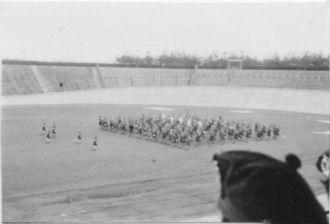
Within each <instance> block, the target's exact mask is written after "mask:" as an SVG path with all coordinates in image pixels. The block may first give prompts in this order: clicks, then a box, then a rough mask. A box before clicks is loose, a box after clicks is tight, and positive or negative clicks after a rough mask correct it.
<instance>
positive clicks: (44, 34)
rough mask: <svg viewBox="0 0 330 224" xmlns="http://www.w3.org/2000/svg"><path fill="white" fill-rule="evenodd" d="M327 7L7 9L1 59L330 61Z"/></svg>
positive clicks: (64, 5) (27, 5) (71, 5)
mask: <svg viewBox="0 0 330 224" xmlns="http://www.w3.org/2000/svg"><path fill="white" fill-rule="evenodd" d="M328 12H329V5H327V4H326V3H201V2H199V3H183V2H181V3H178V2H177V3H173V2H172V3H165V2H162V3H156V2H153V3H150V2H149V3H137V2H126V3H119V2H117V3H115V2H3V4H2V13H1V14H2V35H1V39H2V49H3V50H2V53H1V54H2V58H8V59H25V60H41V61H70V62H114V61H115V58H116V57H118V56H120V55H122V54H130V55H136V56H144V55H146V54H147V53H149V54H151V55H152V56H158V55H160V54H162V53H163V52H183V51H184V52H186V53H189V54H194V55H197V56H201V57H206V56H208V55H209V54H211V53H213V52H215V53H217V54H219V55H221V54H222V53H223V52H236V53H239V52H243V53H244V54H247V55H250V56H252V57H257V58H264V57H270V56H271V55H273V54H275V53H277V54H279V55H280V56H283V55H285V54H288V53H290V54H301V53H302V52H304V51H311V52H323V53H324V54H329V39H330V37H329V15H328Z"/></svg>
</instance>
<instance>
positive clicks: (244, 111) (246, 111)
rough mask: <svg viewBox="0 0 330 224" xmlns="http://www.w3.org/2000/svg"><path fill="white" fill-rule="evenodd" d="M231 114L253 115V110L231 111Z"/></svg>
mask: <svg viewBox="0 0 330 224" xmlns="http://www.w3.org/2000/svg"><path fill="white" fill-rule="evenodd" d="M229 112H231V113H238V114H251V113H253V112H252V111H251V110H231V111H229Z"/></svg>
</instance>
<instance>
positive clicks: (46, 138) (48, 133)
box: [45, 130, 52, 143]
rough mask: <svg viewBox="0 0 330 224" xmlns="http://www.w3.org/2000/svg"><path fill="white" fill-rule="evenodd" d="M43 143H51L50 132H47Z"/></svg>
mask: <svg viewBox="0 0 330 224" xmlns="http://www.w3.org/2000/svg"><path fill="white" fill-rule="evenodd" d="M45 141H46V143H51V141H52V132H51V131H50V130H48V132H47V134H46V136H45Z"/></svg>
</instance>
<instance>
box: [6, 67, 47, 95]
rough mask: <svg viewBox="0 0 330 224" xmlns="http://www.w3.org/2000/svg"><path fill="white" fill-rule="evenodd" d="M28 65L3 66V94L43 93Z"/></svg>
mask: <svg viewBox="0 0 330 224" xmlns="http://www.w3.org/2000/svg"><path fill="white" fill-rule="evenodd" d="M42 92H43V91H42V88H41V87H40V85H39V83H38V81H37V79H36V77H35V75H34V74H33V72H32V69H31V67H30V66H28V65H2V94H32V93H42Z"/></svg>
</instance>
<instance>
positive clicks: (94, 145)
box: [92, 137, 98, 151]
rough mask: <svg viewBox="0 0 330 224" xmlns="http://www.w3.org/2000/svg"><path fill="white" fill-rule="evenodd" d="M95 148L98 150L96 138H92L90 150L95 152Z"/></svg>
mask: <svg viewBox="0 0 330 224" xmlns="http://www.w3.org/2000/svg"><path fill="white" fill-rule="evenodd" d="M97 148H98V144H97V137H94V140H93V144H92V150H93V151H96V150H97Z"/></svg>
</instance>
